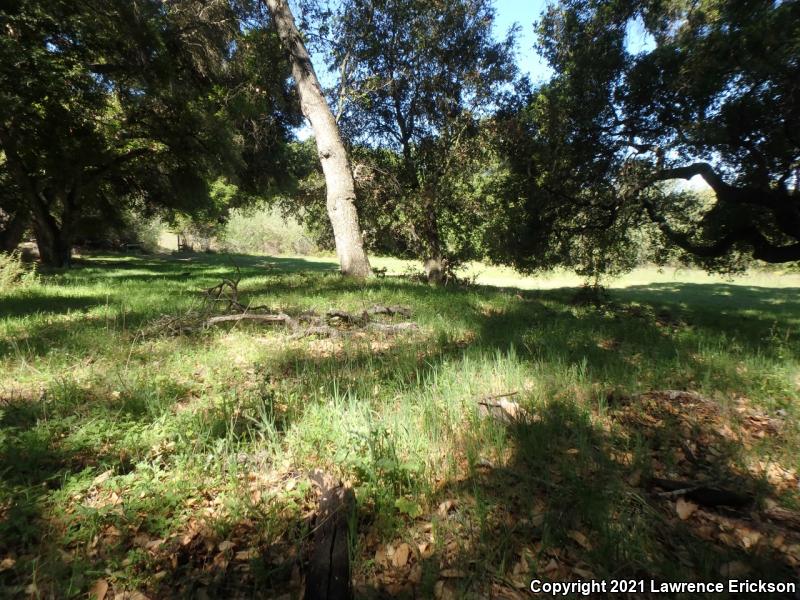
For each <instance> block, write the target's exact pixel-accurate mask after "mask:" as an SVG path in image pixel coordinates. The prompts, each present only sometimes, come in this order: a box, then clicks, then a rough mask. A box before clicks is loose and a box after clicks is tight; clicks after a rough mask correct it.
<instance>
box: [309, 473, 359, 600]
mask: <svg viewBox="0 0 800 600" xmlns="http://www.w3.org/2000/svg"><path fill="white" fill-rule="evenodd" d="M310 478H311V481H313V482H314V483H315V484H316V485H317V486H318V487H319V491H320V500H319V509H318V510H317V519H316V533H315V535H314V550H313V552H312V555H311V562H310V563H309V568H308V576H307V577H306V592H305V600H350V599H351V598H352V597H353V596H352V587H351V582H350V549H349V543H348V533H349V528H348V522H347V520H348V517H349V516H350V515H351V514H352V512H353V508H354V507H355V495H354V494H353V490H352V489H351V488H348V487H345V486H343V485H342V484H341V482H339V481H336V480H335V479H333V478H332V477H330V476H329V475H327V474H325V473H323V472H321V471H315V472H314V473H312V474H311V475H310Z"/></svg>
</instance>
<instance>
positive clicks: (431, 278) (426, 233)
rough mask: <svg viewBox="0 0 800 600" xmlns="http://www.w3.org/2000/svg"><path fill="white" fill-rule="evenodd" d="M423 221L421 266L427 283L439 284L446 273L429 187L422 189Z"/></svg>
mask: <svg viewBox="0 0 800 600" xmlns="http://www.w3.org/2000/svg"><path fill="white" fill-rule="evenodd" d="M422 197H423V199H424V200H423V202H424V204H423V206H424V213H423V215H422V217H423V219H424V222H423V224H422V228H423V237H424V240H423V242H424V244H425V255H424V259H423V266H424V268H425V276H426V277H427V278H428V283H431V284H434V285H439V284H440V283H442V282H443V281H444V278H445V275H446V274H447V273H446V267H447V265H446V260H445V258H444V256H443V252H442V239H441V237H440V235H439V222H438V219H437V218H436V204H435V202H434V200H433V192H432V191H431V190H429V189H425V190H423V193H422Z"/></svg>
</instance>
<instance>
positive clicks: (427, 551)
mask: <svg viewBox="0 0 800 600" xmlns="http://www.w3.org/2000/svg"><path fill="white" fill-rule="evenodd" d="M417 549H418V550H419V555H420V556H421V557H422V558H428V557H430V556H431V555H433V547H432V546H431V544H430V542H420V543H419V544H417Z"/></svg>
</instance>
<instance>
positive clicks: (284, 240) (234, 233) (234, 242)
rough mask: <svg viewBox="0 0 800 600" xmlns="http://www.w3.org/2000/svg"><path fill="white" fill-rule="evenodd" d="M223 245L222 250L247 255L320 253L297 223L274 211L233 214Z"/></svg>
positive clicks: (248, 210) (250, 210) (264, 209)
mask: <svg viewBox="0 0 800 600" xmlns="http://www.w3.org/2000/svg"><path fill="white" fill-rule="evenodd" d="M219 242H220V246H221V247H222V249H224V250H226V251H228V252H240V253H243V254H271V255H274V254H299V255H309V254H315V253H316V252H318V251H319V249H318V248H317V246H316V244H314V242H313V241H311V239H310V238H309V236H308V233H307V232H306V230H305V229H304V228H303V226H302V225H300V223H298V222H297V220H296V219H294V218H292V217H290V216H286V215H283V214H281V211H280V210H279V209H277V208H274V207H273V208H269V207H255V208H238V209H234V210H232V211H231V213H230V216H229V218H228V221H227V223H226V224H225V228H224V229H223V230H222V232H221V234H220V236H219Z"/></svg>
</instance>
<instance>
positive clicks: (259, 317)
mask: <svg viewBox="0 0 800 600" xmlns="http://www.w3.org/2000/svg"><path fill="white" fill-rule="evenodd" d="M231 321H260V322H262V323H280V324H283V325H286V326H287V327H289V328H290V329H296V328H297V321H295V320H294V319H292V318H291V317H290V316H289V315H285V314H283V313H278V314H268V315H265V314H262V313H241V314H233V315H218V316H216V317H211V318H210V319H207V320H206V322H205V325H206V326H208V325H216V324H217V323H229V322H231Z"/></svg>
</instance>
